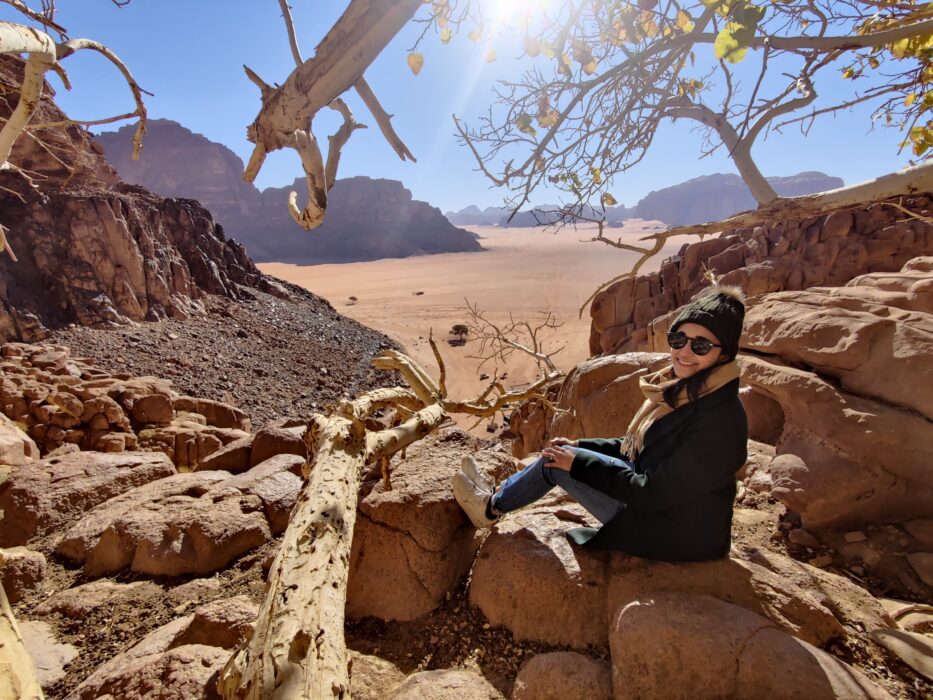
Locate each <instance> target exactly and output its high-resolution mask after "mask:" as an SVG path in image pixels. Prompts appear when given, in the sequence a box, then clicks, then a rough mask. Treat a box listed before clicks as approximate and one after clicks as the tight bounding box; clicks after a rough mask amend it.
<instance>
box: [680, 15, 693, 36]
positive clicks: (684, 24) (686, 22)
mask: <svg viewBox="0 0 933 700" xmlns="http://www.w3.org/2000/svg"><path fill="white" fill-rule="evenodd" d="M676 24H677V28H678V29H680V30H681V31H683V32H692V31H693V22H692V21H691V20H690V15H688V14H687V13H686V12H684V11H683V10H679V11H678V12H677V21H676Z"/></svg>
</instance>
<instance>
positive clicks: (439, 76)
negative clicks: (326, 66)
mask: <svg viewBox="0 0 933 700" xmlns="http://www.w3.org/2000/svg"><path fill="white" fill-rule="evenodd" d="M500 1H509V0H500ZM511 1H514V0H511ZM292 4H293V8H294V9H293V13H294V19H295V24H296V27H297V30H298V36H299V41H300V43H301V47H302V51H303V53H304V56H305V57H306V58H307V57H308V56H309V55H310V54H311V53H312V50H313V47H314V46H315V45H316V44H317V42H318V41H319V40H320V39H321V38H322V37H323V36H324V33H325V32H326V30H327V29H328V28H329V27H330V26H331V25H332V23H333V22H334V20H335V19H336V18H337V17H338V16H339V14H340V12H342V10H343V8H344V4H343V3H338V2H333V1H331V0H292ZM58 6H59V11H58V15H57V18H58V20H59V22H60V23H61V24H63V25H64V26H65V27H67V28H68V30H69V32H70V36H72V37H78V36H81V37H87V38H92V39H96V40H98V41H101V42H103V43H105V44H106V45H107V46H109V47H110V48H111V49H113V50H114V51H115V52H116V53H117V54H118V55H119V56H120V57H121V58H122V59H123V60H124V61H125V62H126V64H127V65H128V66H129V67H130V69H131V71H132V72H133V74H134V75H135V76H136V78H137V80H138V82H139V84H140V85H141V86H142V87H143V88H145V89H146V90H149V91H150V92H153V93H154V96H153V97H149V98H147V100H146V103H147V107H148V110H149V114H150V116H151V117H161V118H168V119H174V120H176V121H178V122H181V123H182V124H183V125H184V126H186V127H188V128H189V129H191V130H192V131H195V132H198V133H201V134H204V135H205V136H207V137H208V138H210V139H211V140H213V141H217V142H220V143H223V144H225V145H226V146H228V147H229V148H231V149H232V150H233V151H234V152H236V153H237V154H238V155H239V156H240V157H241V158H243V159H244V160H245V159H247V158H248V156H249V153H250V151H251V149H252V145H251V144H250V143H249V142H248V141H247V140H246V136H245V130H246V126H247V125H248V124H249V123H250V122H251V121H252V120H253V119H254V118H255V116H256V113H257V111H258V109H259V95H258V90H257V89H256V88H255V86H254V85H253V84H252V83H250V82H249V81H248V80H247V78H246V77H245V75H244V73H243V69H242V65H243V64H246V65H248V66H250V67H251V68H252V69H253V70H255V71H256V72H257V73H258V74H259V75H260V76H261V77H262V78H264V79H265V80H266V81H267V82H270V83H274V82H282V81H284V80H285V78H286V77H287V76H288V74H289V72H290V70H291V69H292V68H293V66H294V63H293V60H292V57H291V52H290V50H289V47H288V43H287V38H286V34H285V29H284V25H283V22H282V19H281V17H280V14H279V7H278V3H277V2H276V0H227V1H225V2H224V1H221V0H198V1H196V2H192V1H191V0H186V1H182V0H133V2H132V3H131V4H130V5H129V6H127V7H124V8H122V9H118V8H116V7H115V6H114V5H113V4H112V3H111V2H109V0H64V1H63V2H59V3H58ZM12 18H13V13H12V12H11V11H9V10H7V9H5V8H4V10H3V11H0V19H12ZM420 30H421V27H420V26H416V25H414V24H409V25H408V26H407V27H406V28H405V29H404V30H403V31H402V32H401V33H400V34H399V35H398V36H397V37H396V38H395V40H394V41H393V42H392V43H391V44H389V46H388V47H387V48H386V49H385V51H383V53H382V54H381V55H380V56H379V58H378V59H377V60H376V62H375V63H374V64H373V66H372V67H371V68H370V70H369V71H368V72H367V73H366V76H367V79H368V80H369V83H370V85H371V86H372V87H373V89H374V90H375V92H376V94H377V95H378V96H379V98H380V100H381V101H382V104H383V106H384V107H385V109H386V110H387V111H389V112H390V113H393V114H395V115H396V116H395V119H394V121H393V123H394V125H395V128H396V131H397V132H398V133H399V135H400V136H401V137H402V139H403V140H404V141H405V142H406V143H407V145H408V146H409V148H410V149H411V150H412V152H413V153H414V155H415V157H416V158H417V159H418V161H417V163H408V162H406V163H403V162H401V161H400V160H399V159H398V157H397V156H396V155H395V153H394V152H393V151H392V150H391V148H390V147H389V146H388V144H386V143H385V141H384V140H383V139H382V136H381V135H380V133H379V131H378V129H377V128H376V127H375V124H374V123H373V121H372V118H371V117H370V116H369V114H368V112H367V111H366V109H365V107H364V106H363V105H362V103H361V102H360V101H359V98H357V97H356V95H355V94H350V95H349V97H348V103H349V104H350V106H351V109H353V110H354V113H355V115H356V116H357V118H358V120H360V121H362V122H364V123H368V124H369V125H370V128H369V129H367V130H360V131H357V132H356V133H354V135H353V137H352V138H351V140H350V142H349V144H348V145H347V146H346V147H345V149H344V151H343V158H342V161H341V169H340V177H348V176H352V175H368V176H370V177H385V178H392V179H397V180H401V181H402V182H403V183H404V184H405V185H406V187H408V188H409V189H410V190H412V192H413V194H414V196H415V198H417V199H421V200H425V201H428V202H430V203H431V204H433V205H435V206H438V207H440V208H441V209H442V210H444V211H447V210H449V209H460V208H462V207H464V206H467V205H469V204H477V205H479V206H481V207H484V206H498V205H500V204H501V202H502V193H501V192H499V191H498V190H496V189H495V188H491V187H490V185H489V183H488V181H487V180H486V179H485V178H484V177H483V176H482V175H481V174H479V173H477V172H475V165H474V162H473V159H472V156H471V155H470V153H469V152H468V151H467V149H465V148H463V147H461V146H459V145H457V143H456V140H455V138H454V136H453V132H454V127H453V122H452V120H451V114H452V113H456V114H457V115H458V116H463V117H466V119H467V121H468V122H470V121H472V122H474V123H475V121H476V118H477V117H478V115H480V114H483V113H484V112H485V111H486V109H487V107H488V104H489V100H490V95H491V88H492V86H493V85H494V82H495V80H496V79H498V78H501V77H515V76H516V75H517V73H518V71H519V70H520V69H521V65H520V62H519V61H518V60H517V58H516V57H517V56H518V54H519V53H520V51H519V48H518V46H519V44H520V41H519V39H518V38H510V37H508V36H503V37H502V38H500V39H499V40H498V41H497V42H496V44H495V48H496V52H497V56H498V59H497V60H496V61H495V62H494V63H486V61H485V52H486V47H485V45H484V44H482V43H480V44H477V43H474V42H472V41H470V40H469V39H468V38H467V36H466V31H462V32H461V33H460V34H459V35H457V36H455V37H454V38H453V40H452V41H451V42H450V44H448V45H443V44H441V42H440V41H439V39H438V38H437V37H436V36H431V35H429V36H428V37H427V38H426V39H425V41H424V42H422V45H421V47H419V50H420V51H421V52H422V53H423V54H424V57H425V65H424V68H423V70H422V71H421V74H420V75H418V76H415V75H413V74H412V73H411V71H410V70H409V68H408V66H407V64H406V56H407V53H408V50H409V49H410V48H411V46H412V45H413V43H414V42H415V39H416V37H417V35H418V34H419V33H420ZM707 48H708V50H709V51H712V49H711V48H710V47H707ZM751 56H752V54H750V57H751ZM538 60H543V59H538ZM746 62H747V63H746V67H747V68H748V69H749V70H752V69H753V68H754V59H753V58H749V59H746ZM64 65H65V67H66V69H67V70H68V72H69V75H70V77H71V80H72V83H73V89H72V91H71V92H70V93H66V91H64V89H62V88H61V85H60V82H59V81H58V79H57V77H55V76H51V77H50V81H51V82H52V84H53V86H54V87H55V89H56V90H57V92H58V95H59V96H58V98H57V101H58V102H59V104H60V105H61V106H62V107H63V108H64V109H65V111H66V112H67V113H68V114H69V115H70V116H72V117H73V118H78V119H97V118H102V117H106V116H111V115H113V114H119V113H123V112H128V111H131V110H132V101H131V97H130V95H129V91H128V89H127V88H126V85H125V83H123V82H122V79H121V78H120V77H119V75H118V74H117V72H116V71H115V70H113V69H112V68H111V67H110V64H109V63H107V62H106V61H105V60H104V59H103V58H102V57H100V56H98V55H96V54H94V53H92V52H82V53H81V54H78V55H75V56H72V57H70V58H68V59H67V60H66V62H65V63H64ZM846 86H847V83H845V82H844V81H843V80H842V79H841V78H831V79H827V80H826V81H825V82H824V83H823V84H819V85H817V88H818V90H819V92H820V93H821V97H831V96H832V95H834V94H837V93H838V92H839V91H840V90H842V89H845V88H846ZM337 123H338V122H337V121H336V115H334V116H331V114H330V111H329V110H324V111H323V112H322V113H321V115H320V117H319V118H318V119H316V120H315V129H314V130H315V133H316V134H317V135H318V138H319V139H321V140H322V141H324V142H326V138H325V137H326V135H327V134H328V133H331V132H332V131H333V130H334V128H335V126H336V125H337ZM104 128H106V129H111V128H116V127H115V126H114V127H104ZM901 138H902V137H900V136H899V135H898V134H897V133H896V132H894V131H893V130H886V129H881V128H879V129H876V130H875V131H870V122H869V118H868V112H867V111H866V110H860V111H857V112H854V113H846V114H843V115H839V116H837V117H835V118H833V117H828V118H824V119H822V121H819V122H817V125H816V126H815V127H814V128H813V130H812V131H811V132H810V135H809V137H807V138H804V137H803V136H801V135H800V134H799V133H795V132H794V130H793V129H790V130H788V131H787V132H786V133H785V134H784V135H783V136H782V135H772V136H771V137H770V138H768V139H767V140H766V141H760V142H759V143H758V144H757V145H756V147H755V149H754V151H753V154H754V156H755V158H756V160H757V162H758V163H759V166H760V167H761V169H762V171H763V172H764V173H765V174H766V175H791V174H794V173H797V172H800V171H804V170H822V171H823V172H826V173H828V174H831V175H836V176H839V177H841V178H843V180H845V182H846V183H847V184H851V183H855V182H859V181H861V180H865V179H869V178H872V177H875V176H877V175H881V174H884V173H886V172H890V171H892V170H896V169H898V168H901V167H904V166H905V165H907V164H908V163H907V161H908V155H907V154H906V153H905V154H902V155H900V156H898V155H897V144H898V142H899V140H900V139H901ZM144 144H145V142H144ZM701 146H702V141H701V138H700V136H699V135H698V134H696V133H693V131H692V130H691V128H690V127H689V125H687V124H676V125H666V126H664V127H662V129H661V130H660V131H659V134H658V137H657V138H656V140H655V145H654V146H653V149H652V151H651V153H650V155H649V156H648V157H647V158H646V159H645V160H644V161H643V162H642V163H640V164H639V165H638V166H636V167H635V168H634V169H632V170H631V171H629V172H627V173H624V174H621V175H619V176H617V177H616V179H615V180H614V181H613V182H612V184H611V191H612V193H613V194H614V196H615V197H616V199H617V200H618V201H619V202H620V203H624V204H627V205H633V204H635V203H636V202H637V201H638V200H639V199H640V198H641V197H643V196H644V195H646V194H647V193H648V192H650V191H651V190H656V189H660V188H662V187H665V186H668V185H672V184H676V183H678V182H681V181H683V180H686V179H689V178H692V177H696V176H699V175H704V174H709V173H713V172H735V169H734V167H733V166H732V163H731V162H730V161H729V160H728V158H727V157H725V155H723V154H717V155H715V156H713V157H709V158H705V159H700V157H699V156H700V152H701ZM143 157H145V154H143ZM300 174H301V169H300V167H299V164H298V157H297V155H296V154H294V152H291V151H288V152H279V153H275V154H271V155H270V156H269V158H268V159H267V161H266V163H265V165H264V167H263V171H262V172H261V173H260V176H259V178H258V180H257V183H256V184H257V185H258V186H259V187H261V188H262V187H269V186H276V187H281V186H283V185H286V184H290V183H291V182H292V181H293V180H294V178H295V177H297V176H299V175H300ZM555 199H556V198H555V197H554V196H553V195H552V194H550V193H547V192H542V193H541V194H540V195H539V196H538V197H537V198H535V200H534V201H535V203H537V204H543V203H547V202H550V201H554V200H555Z"/></svg>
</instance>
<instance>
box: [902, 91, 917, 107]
mask: <svg viewBox="0 0 933 700" xmlns="http://www.w3.org/2000/svg"><path fill="white" fill-rule="evenodd" d="M916 101H917V95H916V93H914V94H913V95H908V96H907V97H905V98H904V106H905V107H910V105H912V104H913V103H914V102H916Z"/></svg>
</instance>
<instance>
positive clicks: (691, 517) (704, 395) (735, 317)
mask: <svg viewBox="0 0 933 700" xmlns="http://www.w3.org/2000/svg"><path fill="white" fill-rule="evenodd" d="M744 317H745V305H744V303H743V296H742V293H741V292H740V291H739V290H736V289H731V288H725V287H712V288H711V289H710V290H708V291H707V292H705V293H704V295H703V296H702V297H701V298H699V299H697V300H695V301H693V302H691V303H690V304H688V305H687V306H686V307H685V308H684V309H683V311H682V312H681V313H680V314H679V315H678V316H677V319H676V320H675V321H674V323H673V325H671V329H670V332H669V333H668V334H667V340H668V343H669V344H670V346H671V365H670V366H668V367H666V368H665V369H662V370H661V371H659V372H656V373H655V374H652V375H650V376H648V377H644V378H642V379H641V380H640V387H641V391H642V393H643V394H644V395H645V402H644V403H643V404H642V406H641V408H640V409H639V410H638V412H637V413H636V414H635V417H634V418H633V419H632V422H631V424H630V425H629V427H628V432H627V433H626V434H625V436H624V437H622V438H620V439H585V438H584V439H580V440H568V439H566V438H562V437H558V438H554V439H553V440H551V441H550V442H549V443H548V446H547V447H546V448H545V449H544V451H543V455H544V456H543V457H541V459H539V460H537V461H536V462H534V463H533V464H532V465H530V466H528V467H527V468H525V469H524V470H522V471H521V472H519V473H517V474H514V475H513V476H511V477H510V478H508V479H507V480H506V481H504V482H503V483H502V484H500V485H499V488H498V490H496V491H495V493H494V492H493V491H494V489H493V487H492V484H490V483H489V482H488V481H487V480H486V479H485V477H484V476H483V475H482V474H481V473H480V472H479V470H478V469H477V465H476V463H475V462H474V461H473V459H472V458H471V457H465V458H464V460H463V467H462V469H461V471H459V472H458V473H457V474H456V475H455V476H454V480H453V488H454V495H455V496H456V498H457V502H458V503H459V504H460V506H461V507H462V508H463V510H464V511H465V512H466V514H467V515H468V516H469V518H470V520H471V521H472V522H473V524H474V525H475V526H476V527H490V526H492V525H493V524H494V523H495V522H496V520H497V519H498V518H499V517H500V516H501V515H504V514H505V513H511V512H512V511H514V510H518V509H519V508H522V507H524V506H527V505H529V504H531V503H534V502H535V501H537V500H538V499H539V498H541V497H542V496H544V495H545V494H546V493H547V492H548V491H550V490H551V489H552V488H554V487H555V486H561V487H562V488H563V489H564V490H565V491H566V492H567V493H569V494H570V495H571V496H573V498H574V499H576V501H577V502H578V503H579V504H580V505H581V506H583V507H584V508H586V510H588V511H589V512H590V513H592V515H593V516H594V517H595V518H596V519H597V520H599V521H600V522H601V523H603V526H602V527H601V528H600V529H599V530H594V529H592V528H576V529H574V530H571V531H570V532H569V533H568V536H569V537H570V538H571V539H572V540H573V541H575V542H577V543H578V544H584V543H585V544H586V545H587V546H590V547H594V548H598V549H617V550H621V551H623V552H628V553H629V554H633V555H636V556H639V557H645V558H649V559H661V560H666V561H702V560H706V559H716V558H719V557H723V556H725V555H726V554H727V553H728V552H729V546H730V531H731V527H732V503H733V500H734V499H735V474H736V472H737V471H738V470H739V469H740V468H741V467H742V465H743V464H744V463H745V460H746V456H747V455H746V448H747V440H748V423H747V420H746V418H745V411H744V409H743V408H742V403H741V402H740V401H739V396H738V393H739V367H738V363H737V362H736V360H735V357H736V354H737V353H738V350H739V337H740V336H741V334H742V321H743V319H744Z"/></svg>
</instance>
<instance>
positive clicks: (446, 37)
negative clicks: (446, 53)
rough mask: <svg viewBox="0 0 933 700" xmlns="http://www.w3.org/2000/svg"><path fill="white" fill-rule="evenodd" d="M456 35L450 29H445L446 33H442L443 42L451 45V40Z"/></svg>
mask: <svg viewBox="0 0 933 700" xmlns="http://www.w3.org/2000/svg"><path fill="white" fill-rule="evenodd" d="M453 35H454V33H453V32H452V31H451V30H450V27H445V28H444V31H442V32H441V41H443V42H444V43H445V44H449V43H450V40H451V39H452V38H453Z"/></svg>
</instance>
